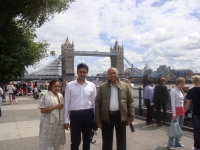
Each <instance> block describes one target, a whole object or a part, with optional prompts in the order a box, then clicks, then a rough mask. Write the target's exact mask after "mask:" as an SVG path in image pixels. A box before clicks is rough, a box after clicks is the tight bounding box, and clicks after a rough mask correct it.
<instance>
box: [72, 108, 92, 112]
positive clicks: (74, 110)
mask: <svg viewBox="0 0 200 150" xmlns="http://www.w3.org/2000/svg"><path fill="white" fill-rule="evenodd" d="M87 110H93V108H89V109H79V110H71V112H73V111H75V112H77V111H87Z"/></svg>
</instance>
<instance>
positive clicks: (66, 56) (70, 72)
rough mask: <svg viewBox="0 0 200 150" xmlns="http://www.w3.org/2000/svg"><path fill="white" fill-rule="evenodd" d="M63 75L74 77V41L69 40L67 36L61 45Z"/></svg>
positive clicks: (67, 78)
mask: <svg viewBox="0 0 200 150" xmlns="http://www.w3.org/2000/svg"><path fill="white" fill-rule="evenodd" d="M61 56H62V57H63V58H62V77H63V79H64V80H69V79H70V77H71V78H73V77H74V42H73V41H72V43H70V42H69V39H68V37H67V39H66V41H65V43H64V44H63V43H62V45H61Z"/></svg>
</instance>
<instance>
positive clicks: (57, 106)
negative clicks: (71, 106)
mask: <svg viewBox="0 0 200 150" xmlns="http://www.w3.org/2000/svg"><path fill="white" fill-rule="evenodd" d="M63 107H64V105H63V104H57V105H56V108H57V109H62V108H63Z"/></svg>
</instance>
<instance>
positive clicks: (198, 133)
mask: <svg viewBox="0 0 200 150" xmlns="http://www.w3.org/2000/svg"><path fill="white" fill-rule="evenodd" d="M192 81H193V83H194V87H193V88H191V89H190V90H189V91H188V93H187V95H186V100H187V101H186V106H185V112H186V111H187V110H189V108H190V105H191V103H192V104H193V110H192V111H193V114H192V121H193V128H194V131H193V132H194V148H193V150H200V76H199V75H196V76H193V77H192Z"/></svg>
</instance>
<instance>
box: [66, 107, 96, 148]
mask: <svg viewBox="0 0 200 150" xmlns="http://www.w3.org/2000/svg"><path fill="white" fill-rule="evenodd" d="M93 120H94V112H93V109H85V110H79V111H71V113H70V131H71V150H78V149H79V145H80V143H81V133H82V138H83V150H90V136H91V131H92V125H93Z"/></svg>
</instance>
